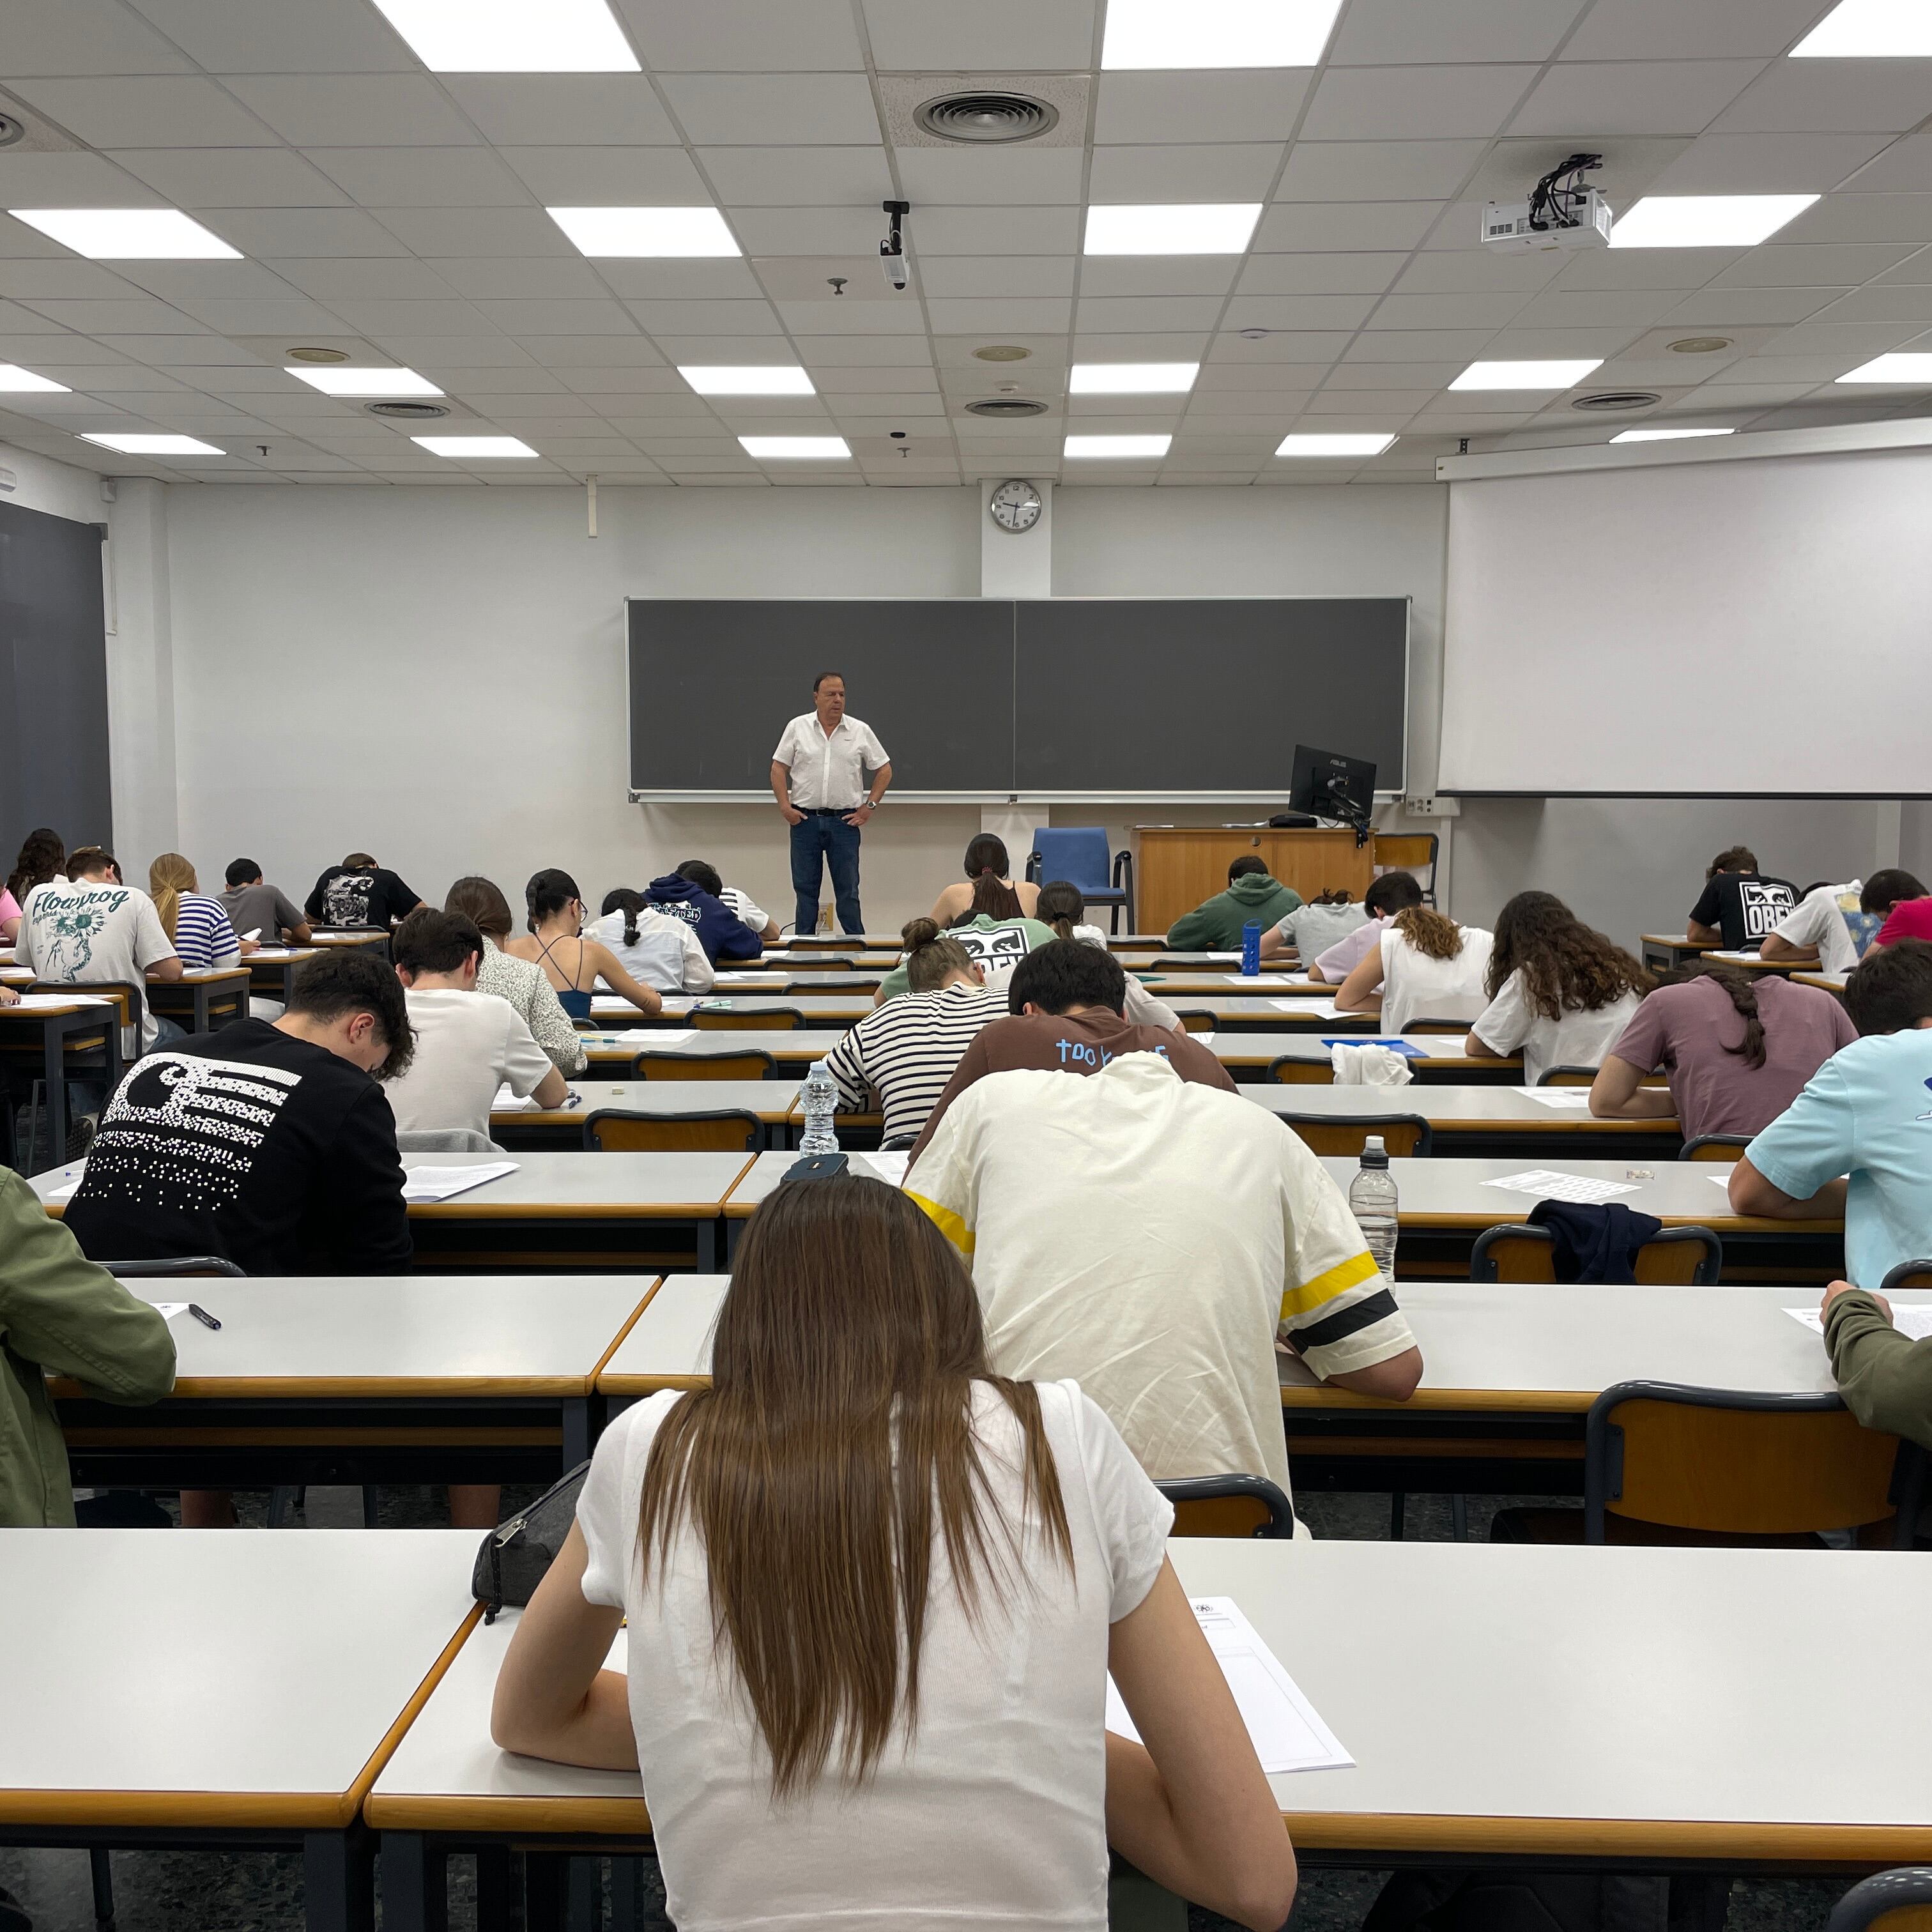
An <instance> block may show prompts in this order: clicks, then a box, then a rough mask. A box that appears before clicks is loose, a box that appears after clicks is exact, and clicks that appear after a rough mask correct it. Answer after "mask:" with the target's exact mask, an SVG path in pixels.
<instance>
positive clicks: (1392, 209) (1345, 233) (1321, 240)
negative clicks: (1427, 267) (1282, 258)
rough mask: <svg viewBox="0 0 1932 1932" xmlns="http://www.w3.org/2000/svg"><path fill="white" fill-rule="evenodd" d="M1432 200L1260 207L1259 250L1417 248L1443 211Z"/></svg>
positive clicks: (1255, 243)
mask: <svg viewBox="0 0 1932 1932" xmlns="http://www.w3.org/2000/svg"><path fill="white" fill-rule="evenodd" d="M1441 213H1442V204H1441V203H1440V202H1433V201H1327V202H1317V201H1304V202H1276V203H1275V205H1274V206H1273V207H1272V208H1264V209H1263V210H1262V218H1261V223H1260V226H1258V227H1257V228H1256V230H1255V239H1254V241H1253V244H1252V246H1253V248H1254V250H1255V251H1256V253H1257V254H1275V253H1281V254H1295V253H1300V252H1302V251H1314V252H1320V251H1325V250H1330V249H1332V250H1335V251H1338V252H1340V253H1343V254H1361V253H1363V252H1364V251H1371V250H1376V249H1384V248H1401V249H1409V248H1415V246H1416V245H1418V243H1419V242H1421V239H1422V238H1423V237H1424V236H1425V235H1426V234H1427V233H1428V232H1429V229H1430V225H1431V223H1433V222H1434V221H1435V220H1436V217H1438V216H1439V214H1441Z"/></svg>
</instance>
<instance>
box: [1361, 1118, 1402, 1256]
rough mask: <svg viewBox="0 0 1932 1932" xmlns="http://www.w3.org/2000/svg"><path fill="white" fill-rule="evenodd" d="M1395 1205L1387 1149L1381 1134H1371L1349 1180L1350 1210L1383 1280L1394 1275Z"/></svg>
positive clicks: (1392, 1178)
mask: <svg viewBox="0 0 1932 1932" xmlns="http://www.w3.org/2000/svg"><path fill="white" fill-rule="evenodd" d="M1396 1208H1397V1201H1396V1190H1395V1176H1394V1175H1392V1174H1391V1173H1390V1172H1389V1157H1388V1149H1387V1148H1385V1147H1384V1146H1383V1145H1382V1136H1381V1135H1380V1134H1371V1135H1370V1136H1369V1137H1368V1139H1367V1140H1366V1141H1365V1142H1363V1144H1362V1164H1361V1168H1360V1169H1359V1170H1358V1172H1357V1173H1356V1175H1355V1179H1354V1180H1353V1181H1350V1182H1349V1213H1350V1214H1352V1215H1354V1216H1355V1225H1356V1226H1357V1227H1358V1228H1360V1229H1361V1231H1362V1239H1363V1240H1364V1241H1365V1242H1367V1244H1368V1250H1369V1253H1370V1254H1372V1255H1373V1256H1374V1257H1375V1259H1376V1267H1377V1268H1379V1269H1380V1270H1381V1271H1382V1279H1383V1280H1385V1281H1393V1280H1394V1279H1395V1235H1396Z"/></svg>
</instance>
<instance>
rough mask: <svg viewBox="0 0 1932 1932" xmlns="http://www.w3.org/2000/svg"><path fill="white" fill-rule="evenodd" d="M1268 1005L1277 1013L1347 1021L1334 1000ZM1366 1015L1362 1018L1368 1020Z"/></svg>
mask: <svg viewBox="0 0 1932 1932" xmlns="http://www.w3.org/2000/svg"><path fill="white" fill-rule="evenodd" d="M1268 1004H1269V1005H1270V1006H1271V1007H1274V1009H1275V1010H1276V1011H1277V1013H1307V1014H1309V1015H1310V1016H1312V1017H1313V1018H1314V1019H1318V1020H1339V1019H1346V1018H1347V1017H1348V1016H1347V1015H1346V1014H1345V1013H1343V1012H1342V1011H1341V1010H1340V1009H1339V1008H1338V1007H1337V1006H1336V1004H1335V1002H1334V1001H1333V1000H1306V999H1304V1000H1271V1001H1269V1002H1268ZM1367 1017H1368V1016H1367V1014H1366V1013H1364V1015H1363V1016H1362V1018H1364V1019H1367Z"/></svg>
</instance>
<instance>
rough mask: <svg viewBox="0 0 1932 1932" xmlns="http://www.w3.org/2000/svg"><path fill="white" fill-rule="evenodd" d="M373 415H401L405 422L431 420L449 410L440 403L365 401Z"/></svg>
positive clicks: (364, 405) (365, 406) (446, 414)
mask: <svg viewBox="0 0 1932 1932" xmlns="http://www.w3.org/2000/svg"><path fill="white" fill-rule="evenodd" d="M362 407H364V408H365V410H368V413H370V415H371V416H394V417H399V418H400V419H401V420H402V421H403V422H434V420H435V419H436V418H437V417H438V416H448V415H449V410H447V409H446V408H445V407H443V404H440V403H365V404H363V405H362Z"/></svg>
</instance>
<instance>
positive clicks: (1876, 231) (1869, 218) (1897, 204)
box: [1629, 193, 1932, 254]
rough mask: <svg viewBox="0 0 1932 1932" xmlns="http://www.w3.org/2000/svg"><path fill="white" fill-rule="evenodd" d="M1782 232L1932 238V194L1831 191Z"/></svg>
mask: <svg viewBox="0 0 1932 1932" xmlns="http://www.w3.org/2000/svg"><path fill="white" fill-rule="evenodd" d="M1778 234H1779V236H1780V238H1781V239H1782V240H1783V241H1784V242H1787V243H1793V242H1932V193H1928V194H1831V195H1827V196H1826V197H1825V199H1823V201H1820V202H1815V203H1814V205H1812V206H1811V207H1810V208H1807V209H1806V210H1805V212H1804V213H1803V214H1801V215H1799V217H1798V218H1797V220H1795V221H1793V222H1792V223H1790V224H1789V225H1788V226H1785V227H1784V228H1781V229H1779V230H1778ZM1629 252H1631V254H1649V253H1650V252H1651V251H1649V250H1648V249H1632V250H1631V251H1629Z"/></svg>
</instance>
